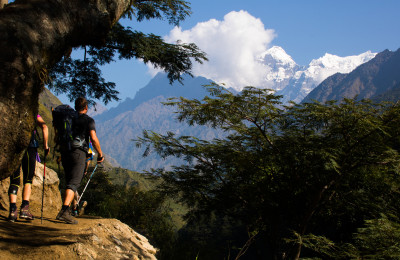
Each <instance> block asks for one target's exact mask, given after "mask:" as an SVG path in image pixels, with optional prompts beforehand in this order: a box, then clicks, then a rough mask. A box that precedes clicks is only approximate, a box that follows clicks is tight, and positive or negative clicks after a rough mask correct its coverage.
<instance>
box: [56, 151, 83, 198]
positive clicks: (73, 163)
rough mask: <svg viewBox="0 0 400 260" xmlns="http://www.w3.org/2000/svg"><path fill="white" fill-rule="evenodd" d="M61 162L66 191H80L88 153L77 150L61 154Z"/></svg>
mask: <svg viewBox="0 0 400 260" xmlns="http://www.w3.org/2000/svg"><path fill="white" fill-rule="evenodd" d="M61 162H62V165H63V167H64V172H65V182H66V189H70V190H73V191H74V192H75V191H76V190H77V189H78V187H79V185H80V183H81V181H82V178H83V174H84V171H85V166H86V152H85V151H82V150H80V149H75V150H72V151H69V152H64V153H62V154H61Z"/></svg>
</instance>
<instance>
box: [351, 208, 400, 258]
mask: <svg viewBox="0 0 400 260" xmlns="http://www.w3.org/2000/svg"><path fill="white" fill-rule="evenodd" d="M354 239H355V247H356V248H357V249H358V258H359V259H399V258H400V223H399V221H398V218H395V220H393V219H392V220H391V219H389V218H388V217H386V216H384V215H383V216H382V217H381V218H379V219H373V220H366V221H365V227H362V228H359V229H358V230H357V233H356V234H355V235H354Z"/></svg>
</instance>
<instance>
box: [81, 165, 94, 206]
mask: <svg viewBox="0 0 400 260" xmlns="http://www.w3.org/2000/svg"><path fill="white" fill-rule="evenodd" d="M97 165H99V164H98V163H97V164H96V166H95V167H94V170H93V172H92V174H90V177H89V180H88V182H87V183H86V185H85V188H84V189H83V191H82V193H81V196H79V199H78V203H77V204H78V205H79V202H81V199H82V197H83V193H84V192H85V190H86V188H87V186H88V185H89V182H90V180H91V179H92V177H93V174H94V172H95V171H96V169H97Z"/></svg>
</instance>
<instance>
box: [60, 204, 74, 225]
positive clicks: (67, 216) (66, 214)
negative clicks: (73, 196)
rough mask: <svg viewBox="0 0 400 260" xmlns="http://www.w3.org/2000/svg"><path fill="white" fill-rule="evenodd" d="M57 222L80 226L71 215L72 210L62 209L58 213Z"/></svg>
mask: <svg viewBox="0 0 400 260" xmlns="http://www.w3.org/2000/svg"><path fill="white" fill-rule="evenodd" d="M56 219H57V220H61V221H64V222H65V223H67V224H78V221H77V220H75V219H74V217H73V216H72V215H71V211H70V209H69V208H68V209H65V210H63V209H61V210H60V212H58V214H57V217H56Z"/></svg>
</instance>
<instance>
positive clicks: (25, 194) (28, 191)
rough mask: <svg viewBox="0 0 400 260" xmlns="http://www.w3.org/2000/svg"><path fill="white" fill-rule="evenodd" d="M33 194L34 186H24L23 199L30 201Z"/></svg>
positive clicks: (28, 184)
mask: <svg viewBox="0 0 400 260" xmlns="http://www.w3.org/2000/svg"><path fill="white" fill-rule="evenodd" d="M31 193H32V186H31V184H30V183H27V184H25V185H24V190H23V192H22V199H23V200H27V201H29V199H30V197H31Z"/></svg>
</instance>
